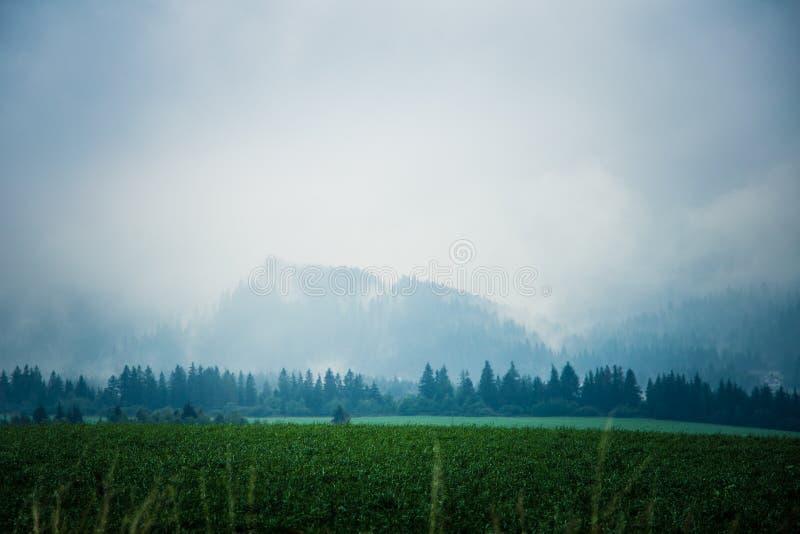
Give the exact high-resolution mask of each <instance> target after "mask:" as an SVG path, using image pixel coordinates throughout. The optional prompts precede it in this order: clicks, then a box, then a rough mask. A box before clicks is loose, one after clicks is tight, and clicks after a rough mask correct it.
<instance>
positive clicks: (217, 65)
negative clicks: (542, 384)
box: [0, 1, 800, 336]
mask: <svg viewBox="0 0 800 534" xmlns="http://www.w3.org/2000/svg"><path fill="white" fill-rule="evenodd" d="M798 27H800V8H798V5H797V4H796V3H794V2H769V3H767V2H735V1H734V2H691V1H686V2H682V1H675V2H661V1H655V2H626V1H612V2H603V3H596V2H557V3H556V2H553V3H547V4H545V3H539V2H464V1H459V2H413V1H412V2H366V1H365V2H335V3H329V2H306V1H299V2H246V1H245V2H236V3H222V2H170V1H166V2H128V3H123V2H114V3H108V2H99V1H98V2H66V3H65V2H51V3H48V2H22V1H10V2H3V3H2V5H0V118H1V120H0V162H2V163H0V247H2V251H3V252H2V255H0V279H1V280H0V291H3V292H5V294H7V295H15V294H19V293H20V292H26V291H28V292H31V291H33V292H37V293H38V294H42V295H51V294H57V293H58V292H59V291H72V292H75V293H77V294H80V295H86V296H87V298H93V299H99V300H101V301H103V302H105V303H106V306H108V307H109V309H113V310H116V311H119V313H122V314H130V315H131V316H135V317H137V318H139V319H140V320H141V321H142V322H143V324H153V323H155V322H157V321H164V320H170V319H171V318H176V317H179V318H180V317H187V316H188V315H191V314H192V313H195V311H196V310H198V309H200V308H202V307H204V306H208V305H210V304H213V303H214V302H215V300H216V299H218V298H219V297H220V295H221V294H223V293H224V292H225V291H227V290H230V289H231V288H233V287H235V286H236V285H237V284H238V283H239V282H240V281H242V280H245V279H247V277H248V273H249V272H250V271H251V270H252V269H253V268H254V267H255V266H257V265H259V264H260V263H261V262H263V261H264V259H265V258H266V257H267V256H269V255H275V256H278V257H280V258H282V259H283V260H285V261H288V262H298V263H316V264H323V265H352V266H360V267H366V266H391V267H393V268H395V269H396V270H397V271H398V272H401V273H404V272H409V271H411V270H412V269H413V268H414V267H415V266H419V265H426V264H427V263H428V262H429V261H431V260H436V261H439V262H442V263H446V262H447V261H448V251H449V247H450V245H451V244H452V243H453V242H454V241H456V240H459V239H467V240H469V241H470V242H471V243H472V244H474V247H475V251H476V255H475V257H474V259H473V260H472V262H471V267H476V266H481V265H485V266H501V267H502V268H504V269H507V270H508V271H509V272H512V273H513V272H514V271H515V270H517V269H519V268H520V267H521V266H533V267H535V268H536V270H537V272H538V273H539V277H538V279H537V283H538V284H540V286H539V292H538V294H537V296H536V297H526V296H520V295H514V294H511V295H509V296H508V297H504V298H501V299H500V300H501V301H502V304H503V305H504V307H505V309H507V310H508V312H509V313H510V314H511V315H512V316H514V317H516V318H518V319H519V320H520V321H522V322H524V323H525V324H528V325H531V326H533V327H535V328H537V329H539V330H541V331H543V332H545V333H548V332H549V333H550V334H551V335H554V336H556V335H557V332H559V331H561V330H560V329H562V328H566V329H576V328H581V327H583V326H586V325H589V324H592V323H593V322H596V321H598V320H602V319H608V318H609V317H616V316H619V317H621V316H624V315H625V314H628V313H632V312H636V311H639V310H644V309H649V308H651V307H657V306H660V305H662V304H663V303H664V302H666V301H667V300H669V299H676V300H679V299H682V298H685V297H690V296H696V295H702V294H707V293H709V292H714V291H718V290H722V289H725V288H728V287H743V286H752V285H758V284H761V283H766V284H770V285H772V286H777V287H796V285H797V283H798V280H799V279H800V239H798V237H800V236H798V229H799V228H800V225H799V223H800V210H798V209H797V207H796V204H797V202H798V200H800V106H799V105H798V96H797V95H800V61H798V52H800V32H798V31H797V28H798ZM544 288H548V292H549V291H551V292H552V293H551V294H549V296H547V297H545V296H543V289H544Z"/></svg>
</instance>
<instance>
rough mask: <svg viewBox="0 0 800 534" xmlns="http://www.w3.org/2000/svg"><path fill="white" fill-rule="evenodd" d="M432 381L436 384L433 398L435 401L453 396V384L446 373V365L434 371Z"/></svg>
mask: <svg viewBox="0 0 800 534" xmlns="http://www.w3.org/2000/svg"><path fill="white" fill-rule="evenodd" d="M434 382H435V384H436V394H435V399H436V400H437V401H443V400H444V399H447V398H450V397H452V396H453V384H452V382H450V377H449V376H448V375H447V367H445V366H444V365H443V366H442V368H441V369H439V370H438V371H436V377H435V378H434Z"/></svg>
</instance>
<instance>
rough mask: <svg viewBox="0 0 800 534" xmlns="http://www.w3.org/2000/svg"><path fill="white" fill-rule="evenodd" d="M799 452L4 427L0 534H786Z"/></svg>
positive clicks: (253, 431)
mask: <svg viewBox="0 0 800 534" xmlns="http://www.w3.org/2000/svg"><path fill="white" fill-rule="evenodd" d="M515 420H516V419H515ZM798 458H800V440H797V439H787V438H745V437H734V436H710V435H707V436H699V435H694V436H693V435H674V434H655V433H645V432H635V433H634V432H621V431H606V432H604V431H601V430H583V431H581V430H564V429H560V430H539V429H524V428H470V427H440V426H438V427H424V426H414V427H412V426H395V427H387V426H360V425H346V426H333V425H320V424H312V425H249V426H233V425H218V426H196V425H138V424H127V425H41V426H28V427H14V426H4V427H2V428H0V476H2V480H1V481H0V531H2V532H15V531H23V532H24V531H31V530H34V524H35V521H36V525H37V527H38V530H39V531H60V532H89V531H95V530H104V531H109V532H117V531H123V530H124V531H131V532H135V531H141V530H146V529H150V530H152V531H160V532H161V531H169V532H176V531H179V530H180V531H210V532H223V531H225V532H230V531H254V532H263V531H290V530H293V531H299V530H302V531H306V532H320V531H333V532H355V531H361V532H365V531H372V532H420V531H427V530H430V528H429V527H431V526H433V527H435V529H436V530H438V529H441V530H442V531H445V532H452V531H470V532H485V531H503V532H519V531H525V532H531V531H535V532H553V531H591V530H593V529H594V528H596V529H597V531H598V532H606V531H613V530H620V531H631V530H633V531H637V530H645V531H653V532H667V531H679V530H680V531H683V530H691V531H726V530H737V531H739V532H752V531H769V532H775V531H786V532H791V531H795V532H796V531H798V529H800V507H798V504H797V503H798V502H800V477H798V476H797V470H798V469H800V465H798ZM56 523H57V524H56Z"/></svg>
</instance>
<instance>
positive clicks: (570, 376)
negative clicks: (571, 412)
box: [561, 362, 579, 400]
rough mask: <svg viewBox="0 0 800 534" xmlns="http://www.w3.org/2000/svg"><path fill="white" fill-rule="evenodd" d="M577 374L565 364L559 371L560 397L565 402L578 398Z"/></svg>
mask: <svg viewBox="0 0 800 534" xmlns="http://www.w3.org/2000/svg"><path fill="white" fill-rule="evenodd" d="M578 386H579V384H578V374H577V373H576V372H575V369H573V368H572V366H571V365H570V364H569V362H567V364H566V365H564V368H563V369H562V370H561V395H562V396H563V397H564V398H565V399H566V400H575V399H577V398H578Z"/></svg>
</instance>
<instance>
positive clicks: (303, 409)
mask: <svg viewBox="0 0 800 534" xmlns="http://www.w3.org/2000/svg"><path fill="white" fill-rule="evenodd" d="M456 382H457V383H456V384H454V383H453V381H452V380H451V379H450V376H449V372H448V370H447V368H446V367H445V366H442V367H441V368H440V369H438V370H434V369H433V368H432V367H431V366H430V364H426V366H425V369H424V370H423V372H422V376H421V377H420V380H419V384H418V389H417V394H416V395H406V396H404V397H403V398H402V399H400V400H399V402H396V401H395V400H394V398H393V397H392V395H390V394H388V393H386V392H382V391H381V390H380V388H379V387H378V386H377V384H376V383H375V382H374V381H373V382H370V383H368V382H367V380H366V379H365V378H364V376H363V375H361V374H356V373H354V372H353V371H351V370H348V371H347V373H345V375H344V376H341V375H340V374H339V373H334V372H333V371H332V370H330V369H328V370H327V371H326V372H325V374H324V375H322V376H321V375H319V374H318V375H316V376H314V375H313V374H312V372H311V371H306V372H305V373H295V372H292V373H288V372H287V371H286V370H285V369H282V370H281V372H280V374H279V375H278V377H277V380H276V381H275V386H274V387H272V385H271V384H270V383H269V382H267V381H262V382H261V383H260V384H259V383H257V381H256V378H255V377H254V376H253V375H252V374H250V373H248V374H247V375H245V374H243V373H242V372H239V373H238V374H234V373H232V372H230V371H227V370H225V371H220V370H219V368H217V367H205V368H204V367H202V366H195V365H194V364H192V365H191V366H189V368H188V370H186V369H184V368H183V367H181V366H180V365H178V366H176V367H175V369H174V370H172V371H171V372H170V373H169V376H166V375H165V374H164V373H159V375H158V376H156V375H155V374H154V373H153V372H152V370H151V369H150V368H149V367H147V368H145V369H142V368H141V367H139V366H136V367H134V366H127V365H126V366H125V367H124V369H123V371H122V373H120V375H119V376H116V375H112V376H111V377H110V378H109V379H108V381H107V384H106V386H105V387H102V388H95V387H93V386H91V385H90V384H89V383H88V382H87V380H86V379H85V378H84V377H83V376H79V377H78V378H77V380H74V381H73V380H69V379H67V380H64V379H62V378H61V376H59V375H58V374H57V373H55V372H53V373H51V374H50V375H49V378H48V379H47V380H45V379H44V377H43V376H42V374H41V372H40V370H39V369H38V367H32V368H31V367H27V366H26V367H24V368H22V369H20V368H16V369H14V371H13V372H12V373H11V374H10V376H9V375H8V374H7V373H6V372H5V371H3V372H2V373H0V407H1V408H2V410H0V411H2V412H3V413H5V414H14V415H13V416H12V422H26V421H27V420H29V419H30V418H28V417H27V416H26V415H25V414H27V413H33V419H34V421H35V420H36V419H39V420H40V421H42V420H49V417H47V415H46V414H54V415H55V418H56V419H57V420H64V421H72V422H79V421H80V420H82V415H83V414H92V415H95V416H97V415H99V416H102V417H105V418H106V419H107V420H109V421H115V420H117V421H119V420H128V419H134V420H138V421H140V422H187V421H189V422H195V421H210V422H241V416H240V415H239V414H244V415H250V416H270V415H293V416H297V415H318V416H329V415H330V414H331V413H333V411H334V410H335V409H336V408H337V407H338V406H340V405H341V406H342V407H343V409H345V410H346V411H347V412H349V413H352V414H354V415H377V414H383V415H389V414H401V415H508V416H514V415H533V416H548V415H573V416H598V415H606V414H609V413H613V414H614V415H615V416H618V417H636V416H641V417H653V418H658V419H674V420H683V421H698V422H710V423H721V424H732V425H747V426H759V427H768V428H783V429H791V430H800V398H798V394H797V391H793V392H792V393H789V392H787V391H785V390H784V389H783V388H778V389H777V390H773V389H772V388H770V387H769V386H767V385H762V386H759V387H755V388H753V390H752V391H751V392H750V393H748V392H747V391H745V390H744V389H743V388H742V387H740V386H738V385H736V384H734V383H732V382H730V381H725V382H720V383H719V385H718V386H717V387H716V388H712V387H711V385H710V384H709V383H707V382H705V381H703V380H702V379H701V378H700V377H699V376H698V375H695V376H694V378H691V379H688V378H687V377H686V376H685V375H682V374H676V373H669V374H665V375H658V376H657V377H656V378H655V380H648V382H647V385H646V387H645V390H644V392H643V391H642V388H641V387H640V386H639V383H638V381H637V378H636V375H635V374H634V372H633V371H632V370H631V369H627V370H624V369H623V368H622V367H618V366H612V367H609V366H605V367H598V368H596V369H593V370H591V371H589V372H588V373H587V374H586V375H585V376H584V378H583V380H580V379H579V377H578V374H577V373H576V371H575V369H574V368H573V367H572V366H571V365H570V364H569V363H567V364H566V365H564V367H563V368H562V369H561V371H560V372H559V371H558V370H557V369H556V368H555V367H554V366H553V367H552V368H551V371H550V376H549V377H548V379H547V380H542V379H541V378H540V377H538V376H530V375H528V374H520V373H519V371H518V370H517V369H516V367H515V366H514V364H513V363H511V365H510V367H509V369H508V370H507V371H506V372H505V373H503V374H495V372H494V370H493V369H492V366H491V364H490V363H489V362H488V361H487V362H485V363H484V367H483V370H482V372H481V375H480V378H479V380H478V383H477V384H475V383H474V382H473V381H472V378H471V377H470V375H469V373H468V372H466V371H462V372H461V373H460V374H459V377H458V379H457V381H456ZM181 406H182V407H183V410H179V409H174V408H173V407H181ZM67 407H68V408H67ZM195 409H196V412H195ZM215 413H216V415H214V414H215Z"/></svg>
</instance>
